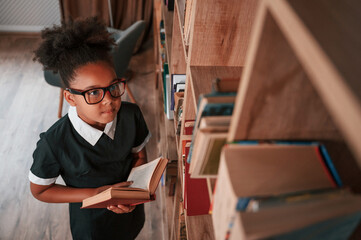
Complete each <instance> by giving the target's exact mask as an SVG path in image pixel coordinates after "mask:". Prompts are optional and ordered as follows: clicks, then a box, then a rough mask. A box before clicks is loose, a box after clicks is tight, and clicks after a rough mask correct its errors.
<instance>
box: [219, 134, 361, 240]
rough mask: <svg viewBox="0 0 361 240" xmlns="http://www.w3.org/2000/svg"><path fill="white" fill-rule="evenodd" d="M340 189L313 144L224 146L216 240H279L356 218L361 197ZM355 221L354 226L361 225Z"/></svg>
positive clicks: (334, 174)
mask: <svg viewBox="0 0 361 240" xmlns="http://www.w3.org/2000/svg"><path fill="white" fill-rule="evenodd" d="M321 148H323V152H322V151H321V150H320V149H321ZM325 156H326V157H325ZM326 158H328V160H326ZM330 169H333V170H330ZM342 187H343V184H342V182H341V179H340V177H339V175H338V173H337V171H336V169H335V168H334V166H333V164H332V160H331V158H330V157H329V156H328V154H327V150H326V149H325V148H324V146H323V145H321V144H319V143H317V142H311V143H304V142H302V143H301V142H300V143H297V142H296V143H295V142H273V143H259V142H254V141H251V142H247V141H243V142H239V143H235V144H227V145H225V146H224V147H223V149H222V153H221V161H220V166H219V171H218V179H217V183H216V188H215V192H214V198H213V201H212V213H213V214H212V219H213V224H214V226H215V228H214V229H215V235H216V238H217V239H221V238H225V236H226V235H227V236H228V237H229V238H230V239H259V238H261V239H263V238H270V237H272V239H273V238H274V239H278V238H277V237H280V236H282V235H284V234H291V233H292V232H294V233H296V232H295V231H298V230H299V231H301V230H302V229H304V231H309V230H310V229H309V228H310V227H311V226H312V225H314V224H321V222H323V221H331V222H334V223H335V221H336V222H337V221H339V220H340V219H341V218H343V217H345V216H347V215H349V214H356V213H357V212H360V211H361V196H358V195H354V194H353V193H351V192H350V191H349V190H348V189H345V188H342ZM355 216H356V215H355ZM357 216H358V217H356V218H352V219H353V220H352V221H356V220H357V219H358V221H359V220H360V219H361V218H360V215H357ZM334 220H335V221H334ZM339 223H340V225H336V226H334V227H335V228H340V229H339V230H340V231H342V229H341V228H342V223H343V220H342V221H339ZM304 231H303V232H302V231H301V232H298V233H297V234H302V233H304ZM285 236H286V235H285ZM300 236H302V235H300ZM279 239H282V238H279ZM284 239H287V238H284ZM291 239H294V238H291ZM296 239H302V238H296Z"/></svg>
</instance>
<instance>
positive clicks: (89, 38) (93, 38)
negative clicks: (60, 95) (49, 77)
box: [33, 17, 115, 87]
mask: <svg viewBox="0 0 361 240" xmlns="http://www.w3.org/2000/svg"><path fill="white" fill-rule="evenodd" d="M41 38H42V39H43V41H42V43H41V44H40V46H39V48H38V49H37V50H35V51H34V54H35V57H34V59H33V60H34V61H38V62H40V63H41V64H42V65H43V68H44V70H52V71H53V72H54V73H59V75H60V77H61V79H62V81H63V82H62V84H63V86H64V87H69V84H70V82H71V81H72V80H73V78H74V76H75V71H76V69H77V68H78V67H81V66H84V65H86V64H88V63H94V62H98V61H105V62H107V63H109V64H110V65H111V66H113V59H112V57H111V55H110V50H111V49H112V47H113V45H115V44H114V39H113V38H112V37H111V33H109V32H108V31H107V28H106V25H105V24H104V23H102V22H100V21H99V20H98V18H97V17H91V18H86V19H78V20H75V21H72V20H69V21H67V22H65V21H63V22H62V24H61V26H55V25H54V26H53V27H52V28H46V29H44V30H43V31H42V32H41Z"/></svg>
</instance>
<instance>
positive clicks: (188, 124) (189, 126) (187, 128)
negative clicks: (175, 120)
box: [184, 120, 195, 135]
mask: <svg viewBox="0 0 361 240" xmlns="http://www.w3.org/2000/svg"><path fill="white" fill-rule="evenodd" d="M194 123H195V121H194V120H184V135H192V133H193V129H194Z"/></svg>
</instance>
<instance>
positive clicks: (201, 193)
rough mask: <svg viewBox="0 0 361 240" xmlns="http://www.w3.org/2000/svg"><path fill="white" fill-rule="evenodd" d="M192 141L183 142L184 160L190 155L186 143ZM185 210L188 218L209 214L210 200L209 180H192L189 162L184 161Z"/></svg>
mask: <svg viewBox="0 0 361 240" xmlns="http://www.w3.org/2000/svg"><path fill="white" fill-rule="evenodd" d="M187 142H190V141H183V142H182V146H183V153H184V155H185V158H184V159H187V157H188V154H189V147H187V146H186V143H187ZM184 164H185V173H184V183H183V184H184V193H183V197H184V208H185V209H186V210H187V215H188V216H196V215H204V214H209V208H210V199H209V194H208V187H207V180H206V179H202V178H197V179H195V178H190V174H189V164H188V163H187V160H185V161H184Z"/></svg>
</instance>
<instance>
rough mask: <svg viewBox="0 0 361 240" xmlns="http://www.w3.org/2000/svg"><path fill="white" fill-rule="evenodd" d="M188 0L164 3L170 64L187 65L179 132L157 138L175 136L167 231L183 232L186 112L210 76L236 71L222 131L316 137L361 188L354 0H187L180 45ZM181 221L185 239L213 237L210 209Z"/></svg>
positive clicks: (360, 38) (348, 181)
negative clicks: (233, 93) (236, 84)
mask: <svg viewBox="0 0 361 240" xmlns="http://www.w3.org/2000/svg"><path fill="white" fill-rule="evenodd" d="M159 2H160V1H159V0H154V3H155V4H154V5H155V6H156V5H157V4H158V5H159V4H160V3H159ZM161 2H163V1H161ZM186 2H187V1H185V0H175V8H174V11H173V12H172V13H171V12H168V10H166V8H165V7H164V6H163V8H162V10H161V11H162V16H163V17H162V18H163V20H164V21H165V28H166V36H167V38H168V39H167V40H166V45H167V56H168V62H169V68H170V74H186V89H185V94H184V102H183V118H182V124H181V135H180V137H179V139H177V140H175V138H174V139H173V140H172V136H171V135H169V136H168V135H166V136H167V143H162V144H164V145H165V146H166V147H167V148H168V147H170V146H172V145H174V146H175V147H174V149H176V150H175V152H176V153H177V158H178V161H179V163H178V167H179V175H180V176H178V181H179V183H178V185H177V190H176V196H175V198H174V204H173V206H172V207H173V209H174V211H173V214H174V217H173V218H172V219H173V220H174V223H172V224H173V227H172V234H171V235H170V236H171V239H178V238H179V237H180V234H179V231H180V227H179V226H180V224H179V222H180V219H179V209H180V205H181V204H182V203H181V204H180V202H181V201H182V187H183V186H182V184H183V179H182V176H183V175H182V173H183V168H184V166H183V164H182V162H181V161H180V160H181V159H182V151H181V150H182V149H181V143H182V141H183V140H185V139H191V137H190V136H186V135H184V122H185V120H194V119H195V117H196V113H197V104H198V99H199V96H200V95H201V94H205V93H209V92H210V91H211V87H212V80H213V79H215V78H216V77H223V78H240V84H239V88H238V92H237V97H236V103H235V109H234V112H233V115H232V121H231V126H230V130H229V136H228V141H234V140H282V139H284V140H317V141H320V142H322V143H324V144H325V145H326V147H327V149H328V151H329V153H330V155H331V158H332V159H333V160H334V164H335V166H336V168H337V170H338V172H339V174H340V176H341V178H342V180H343V182H344V184H345V185H346V186H350V187H351V189H352V190H353V191H354V192H356V193H361V177H360V176H361V171H360V167H361V134H360V133H361V124H360V123H361V84H360V81H359V79H358V78H359V76H360V75H361V68H360V67H359V63H360V62H361V55H360V54H359V53H360V50H361V32H360V31H359V29H361V19H360V18H361V15H360V14H359V13H358V11H357V9H360V7H361V6H360V5H361V3H359V2H358V1H348V2H347V3H342V4H341V3H340V2H339V1H337V0H319V1H302V0H259V1H254V0H228V1H219V0H209V1H201V0H192V7H191V9H190V10H191V11H192V14H191V18H190V20H189V22H188V23H189V26H188V27H189V29H190V35H189V42H188V43H189V45H186V44H185V41H186V39H185V37H184V35H185V33H184V31H183V26H184V24H185V13H184V11H185V10H186V9H187V8H186V7H185V3H186ZM195 13H196V14H195ZM155 24H159V23H158V22H156V23H155ZM170 29H171V30H170ZM169 31H171V32H169ZM161 124H163V123H161ZM170 126H173V125H170ZM173 128H174V127H173ZM173 132H174V129H173ZM212 183H213V184H214V181H213V182H212ZM176 215H177V216H176ZM185 222H186V225H187V237H188V238H189V239H214V235H213V234H212V231H213V226H212V221H211V218H210V216H209V215H202V216H194V217H189V216H187V215H185ZM359 229H360V227H359V228H358V230H357V231H356V233H355V234H356V235H353V236H356V238H354V239H357V236H360V235H357V234H360V230H359ZM357 232H358V233H357Z"/></svg>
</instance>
